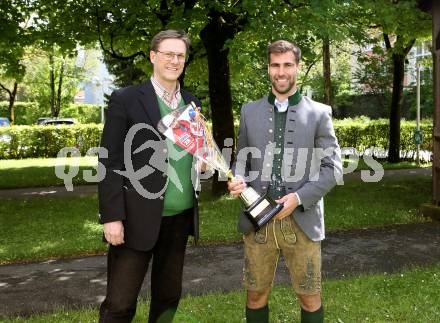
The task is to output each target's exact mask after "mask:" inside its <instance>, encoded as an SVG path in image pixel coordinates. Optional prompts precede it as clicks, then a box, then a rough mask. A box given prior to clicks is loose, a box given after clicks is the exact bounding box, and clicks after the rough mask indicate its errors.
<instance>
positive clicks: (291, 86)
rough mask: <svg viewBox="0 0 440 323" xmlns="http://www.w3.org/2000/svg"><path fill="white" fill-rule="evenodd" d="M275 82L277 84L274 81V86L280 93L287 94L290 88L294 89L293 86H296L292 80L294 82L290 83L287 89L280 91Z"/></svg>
mask: <svg viewBox="0 0 440 323" xmlns="http://www.w3.org/2000/svg"><path fill="white" fill-rule="evenodd" d="M275 84H276V83H275V82H272V86H273V88H274V89H275V90H276V91H277V92H278V93H279V94H286V93H289V92H290V90H292V88H293V87H294V86H295V82H292V83H289V86H288V87H287V88H286V89H285V90H283V91H280V90H279V89H278V87H277V86H276V85H275Z"/></svg>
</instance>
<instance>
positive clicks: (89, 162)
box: [0, 157, 98, 189]
mask: <svg viewBox="0 0 440 323" xmlns="http://www.w3.org/2000/svg"><path fill="white" fill-rule="evenodd" d="M97 163H98V159H97V157H76V158H30V159H8V160H0V189H7V188H22V187H45V186H52V185H64V182H63V180H62V179H59V178H58V177H57V176H56V175H55V166H56V165H69V166H75V165H77V166H79V172H78V175H77V176H75V177H74V178H73V184H74V185H79V184H96V183H88V182H86V181H85V180H84V179H83V176H82V174H83V171H84V170H86V169H90V170H93V169H95V168H96V166H97ZM68 171H69V170H68V169H65V170H64V172H66V173H67V172H68ZM72 171H73V169H72ZM93 174H96V172H94V173H93Z"/></svg>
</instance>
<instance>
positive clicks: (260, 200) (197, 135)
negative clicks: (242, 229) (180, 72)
mask: <svg viewBox="0 0 440 323" xmlns="http://www.w3.org/2000/svg"><path fill="white" fill-rule="evenodd" d="M157 129H158V130H159V131H160V132H161V133H162V134H163V135H164V136H165V137H167V138H168V139H170V140H171V141H172V142H174V143H175V144H177V145H178V146H179V147H181V148H183V149H185V150H186V151H187V152H189V153H191V154H192V155H193V156H194V157H196V158H197V160H198V161H202V162H204V163H206V164H207V165H209V166H210V167H212V168H214V169H216V170H217V171H219V172H221V173H223V174H224V175H225V176H226V177H227V178H228V179H229V180H233V179H234V178H235V177H234V175H233V174H232V170H231V169H230V168H229V165H228V163H227V162H226V160H225V159H224V157H223V155H222V154H221V152H220V149H219V148H218V146H217V144H216V143H215V141H214V139H213V137H212V133H211V131H210V130H209V129H208V127H207V123H206V119H205V118H204V117H203V115H202V114H201V113H200V109H199V108H197V107H196V105H195V104H194V102H191V104H188V105H186V106H184V107H181V108H178V109H176V110H174V111H172V112H170V113H169V114H167V115H165V116H163V117H162V119H161V120H160V121H159V124H158V125H157ZM240 200H241V201H242V203H243V205H244V214H245V215H246V216H247V218H248V219H249V220H250V222H251V223H252V224H253V226H254V228H255V230H259V229H260V228H261V227H262V226H263V225H265V224H266V223H267V222H269V220H270V219H272V218H273V217H274V216H275V215H276V214H278V213H279V212H280V211H281V209H282V208H283V205H282V204H278V203H276V202H275V201H274V200H273V199H272V198H271V197H269V196H268V195H267V194H264V195H260V194H258V193H257V192H256V191H255V190H254V189H253V188H252V187H250V186H248V187H246V189H245V190H244V191H243V192H242V193H240Z"/></svg>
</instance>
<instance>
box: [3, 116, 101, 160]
mask: <svg viewBox="0 0 440 323" xmlns="http://www.w3.org/2000/svg"><path fill="white" fill-rule="evenodd" d="M101 132H102V125H96V124H87V125H73V126H11V127H1V128H0V138H1V137H2V135H3V138H8V139H6V140H5V139H3V140H0V159H13V158H14V159H15V158H37V157H56V156H57V154H58V152H59V151H60V150H61V149H62V148H64V147H77V148H79V149H80V151H81V155H85V153H86V152H87V150H88V149H89V148H91V147H98V146H99V142H100V138H101Z"/></svg>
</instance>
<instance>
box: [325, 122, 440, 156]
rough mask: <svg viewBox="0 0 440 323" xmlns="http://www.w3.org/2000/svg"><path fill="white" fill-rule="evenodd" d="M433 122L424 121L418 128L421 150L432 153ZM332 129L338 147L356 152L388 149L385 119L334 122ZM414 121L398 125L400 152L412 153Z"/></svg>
mask: <svg viewBox="0 0 440 323" xmlns="http://www.w3.org/2000/svg"><path fill="white" fill-rule="evenodd" d="M433 126H434V124H433V121H432V120H431V119H425V120H423V121H422V122H421V125H420V128H421V129H422V131H423V144H422V145H421V149H422V150H428V151H432V149H433V145H432V130H433ZM334 127H335V132H336V137H337V138H338V141H339V146H340V147H353V148H356V150H357V151H358V152H363V151H364V150H365V149H367V148H371V147H377V148H383V149H385V150H387V149H388V145H389V122H388V120H386V119H378V120H369V119H368V118H366V117H360V118H356V119H343V120H335V121H334ZM415 128H416V123H415V122H414V121H405V120H402V121H401V124H400V150H403V151H414V150H415V149H416V146H415V144H414V143H413V135H414V130H415Z"/></svg>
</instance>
